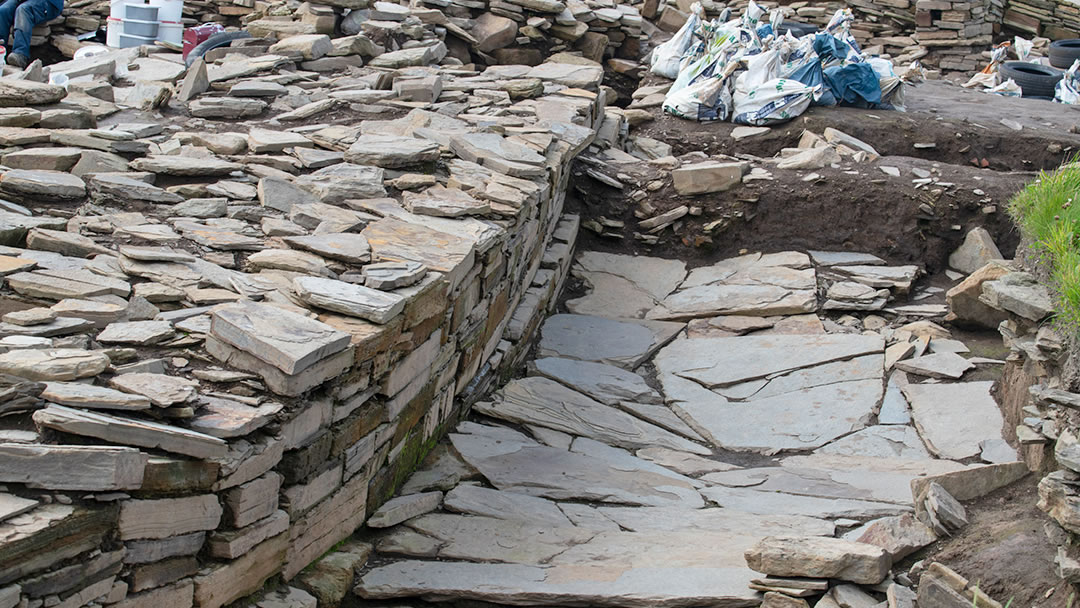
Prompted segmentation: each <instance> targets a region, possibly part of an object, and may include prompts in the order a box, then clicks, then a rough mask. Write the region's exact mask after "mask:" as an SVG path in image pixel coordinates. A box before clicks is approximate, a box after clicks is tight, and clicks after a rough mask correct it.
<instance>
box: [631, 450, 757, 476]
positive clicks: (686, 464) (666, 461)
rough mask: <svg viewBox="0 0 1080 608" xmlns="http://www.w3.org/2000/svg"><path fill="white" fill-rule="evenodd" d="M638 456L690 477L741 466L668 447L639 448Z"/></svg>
mask: <svg viewBox="0 0 1080 608" xmlns="http://www.w3.org/2000/svg"><path fill="white" fill-rule="evenodd" d="M636 456H637V457H638V458H642V459H645V460H648V461H650V462H655V463H656V464H658V465H660V466H662V467H665V468H668V469H670V470H672V471H675V472H677V473H682V474H683V475H688V476H690V477H697V476H698V475H703V474H705V473H716V472H719V471H730V470H732V469H738V468H740V467H739V466H737V465H734V464H728V463H726V462H721V461H719V460H713V459H710V458H703V457H701V456H698V455H697V454H688V453H686V452H678V451H675V450H669V449H667V448H645V449H642V450H638V451H637V454H636Z"/></svg>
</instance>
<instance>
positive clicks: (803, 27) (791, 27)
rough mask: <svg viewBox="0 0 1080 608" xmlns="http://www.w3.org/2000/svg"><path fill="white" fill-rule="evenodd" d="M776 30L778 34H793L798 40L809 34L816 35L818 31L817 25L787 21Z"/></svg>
mask: <svg viewBox="0 0 1080 608" xmlns="http://www.w3.org/2000/svg"><path fill="white" fill-rule="evenodd" d="M776 29H777V33H778V34H786V33H787V32H791V35H792V36H795V37H796V38H802V37H803V36H805V35H807V34H816V33H817V31H818V28H817V26H816V25H812V24H810V23H802V22H799V21H787V20H785V21H783V22H781V23H780V26H779V27H777V28H776Z"/></svg>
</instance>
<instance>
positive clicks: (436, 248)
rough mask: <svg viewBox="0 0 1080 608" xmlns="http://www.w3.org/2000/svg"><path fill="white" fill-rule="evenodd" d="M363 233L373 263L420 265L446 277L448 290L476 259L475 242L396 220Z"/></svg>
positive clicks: (385, 220) (371, 226) (384, 221)
mask: <svg viewBox="0 0 1080 608" xmlns="http://www.w3.org/2000/svg"><path fill="white" fill-rule="evenodd" d="M362 234H363V235H364V236H365V237H366V238H367V240H368V243H369V244H370V245H371V252H372V259H374V260H375V261H379V262H384V261H393V262H419V263H421V264H424V265H425V266H427V267H428V268H430V269H432V270H435V271H438V272H441V273H443V274H445V275H446V280H447V281H449V283H450V285H451V288H453V287H455V286H456V285H457V284H458V282H460V281H461V279H462V278H464V276H465V273H466V272H467V271H468V269H469V268H471V267H472V265H473V260H474V259H475V257H474V254H475V248H476V241H475V240H473V239H468V238H465V237H463V236H461V235H455V234H450V233H448V232H443V231H441V230H438V229H434V228H431V227H428V226H423V225H419V224H413V223H410V222H407V221H404V220H401V219H398V218H395V217H384V218H382V219H381V220H379V221H377V222H374V223H372V224H369V225H368V226H367V227H366V228H364V231H363V232H362Z"/></svg>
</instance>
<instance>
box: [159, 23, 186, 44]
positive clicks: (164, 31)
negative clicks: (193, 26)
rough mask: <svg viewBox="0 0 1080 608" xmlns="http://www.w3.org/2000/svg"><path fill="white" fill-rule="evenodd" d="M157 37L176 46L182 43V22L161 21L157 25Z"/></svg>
mask: <svg viewBox="0 0 1080 608" xmlns="http://www.w3.org/2000/svg"><path fill="white" fill-rule="evenodd" d="M157 39H158V40H160V41H162V42H168V43H169V44H175V45H177V46H180V45H183V44H184V24H183V23H170V22H168V21H162V22H161V24H159V25H158V34H157Z"/></svg>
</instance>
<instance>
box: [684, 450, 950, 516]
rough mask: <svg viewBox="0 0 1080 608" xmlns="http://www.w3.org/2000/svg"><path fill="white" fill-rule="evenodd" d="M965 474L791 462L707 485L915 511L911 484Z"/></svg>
mask: <svg viewBox="0 0 1080 608" xmlns="http://www.w3.org/2000/svg"><path fill="white" fill-rule="evenodd" d="M962 468H963V465H960V464H957V463H954V462H951V461H948V460H929V459H927V460H903V459H900V458H888V457H887V458H870V457H861V456H837V455H824V454H822V455H814V456H810V457H807V456H791V457H788V458H785V459H784V460H782V461H781V466H779V467H755V468H746V469H737V470H733V471H723V472H719V473H710V474H708V475H706V476H704V477H702V478H701V479H702V481H706V482H708V483H711V484H716V485H722V486H727V487H744V488H752V489H754V490H756V491H759V492H782V493H785V494H794V495H799V496H817V497H819V498H842V499H852V500H866V501H874V502H890V503H895V504H898V505H905V506H911V503H912V498H911V480H913V479H915V478H917V477H921V476H925V475H936V474H940V473H947V472H952V471H956V470H960V469H962Z"/></svg>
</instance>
